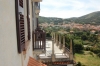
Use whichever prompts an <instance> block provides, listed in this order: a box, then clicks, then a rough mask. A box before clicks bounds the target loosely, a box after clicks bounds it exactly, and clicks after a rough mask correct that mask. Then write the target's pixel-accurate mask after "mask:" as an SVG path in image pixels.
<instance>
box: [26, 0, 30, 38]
mask: <svg viewBox="0 0 100 66" xmlns="http://www.w3.org/2000/svg"><path fill="white" fill-rule="evenodd" d="M26 2H27V26H28V40H30V39H31V34H30V18H29V0H26Z"/></svg>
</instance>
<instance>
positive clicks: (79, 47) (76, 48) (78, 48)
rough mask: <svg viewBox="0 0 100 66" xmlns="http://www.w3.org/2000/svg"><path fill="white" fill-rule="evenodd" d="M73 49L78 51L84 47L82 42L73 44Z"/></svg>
mask: <svg viewBox="0 0 100 66" xmlns="http://www.w3.org/2000/svg"><path fill="white" fill-rule="evenodd" d="M74 49H75V52H76V53H80V52H81V51H82V50H83V49H84V47H83V45H82V44H74Z"/></svg>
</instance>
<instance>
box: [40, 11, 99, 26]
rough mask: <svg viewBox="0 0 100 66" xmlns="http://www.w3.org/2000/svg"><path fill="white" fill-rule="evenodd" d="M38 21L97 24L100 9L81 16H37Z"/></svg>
mask: <svg viewBox="0 0 100 66" xmlns="http://www.w3.org/2000/svg"><path fill="white" fill-rule="evenodd" d="M39 22H40V23H54V24H58V23H60V24H62V23H63V22H65V23H69V22H75V23H81V24H94V25H98V24H100V11H97V12H93V13H90V14H87V15H84V16H81V17H77V18H76V17H73V18H67V19H62V18H56V17H42V16H40V17H39Z"/></svg>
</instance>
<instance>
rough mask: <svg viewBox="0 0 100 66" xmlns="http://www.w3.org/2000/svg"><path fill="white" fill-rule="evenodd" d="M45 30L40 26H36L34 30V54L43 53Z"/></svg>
mask: <svg viewBox="0 0 100 66" xmlns="http://www.w3.org/2000/svg"><path fill="white" fill-rule="evenodd" d="M45 43H46V40H45V32H44V31H43V30H41V29H40V28H37V29H36V30H35V32H34V44H33V50H34V53H36V54H41V53H45V47H46V46H45V45H46V44H45Z"/></svg>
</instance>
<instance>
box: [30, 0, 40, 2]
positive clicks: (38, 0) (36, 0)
mask: <svg viewBox="0 0 100 66" xmlns="http://www.w3.org/2000/svg"><path fill="white" fill-rule="evenodd" d="M32 1H33V2H42V0H32Z"/></svg>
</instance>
